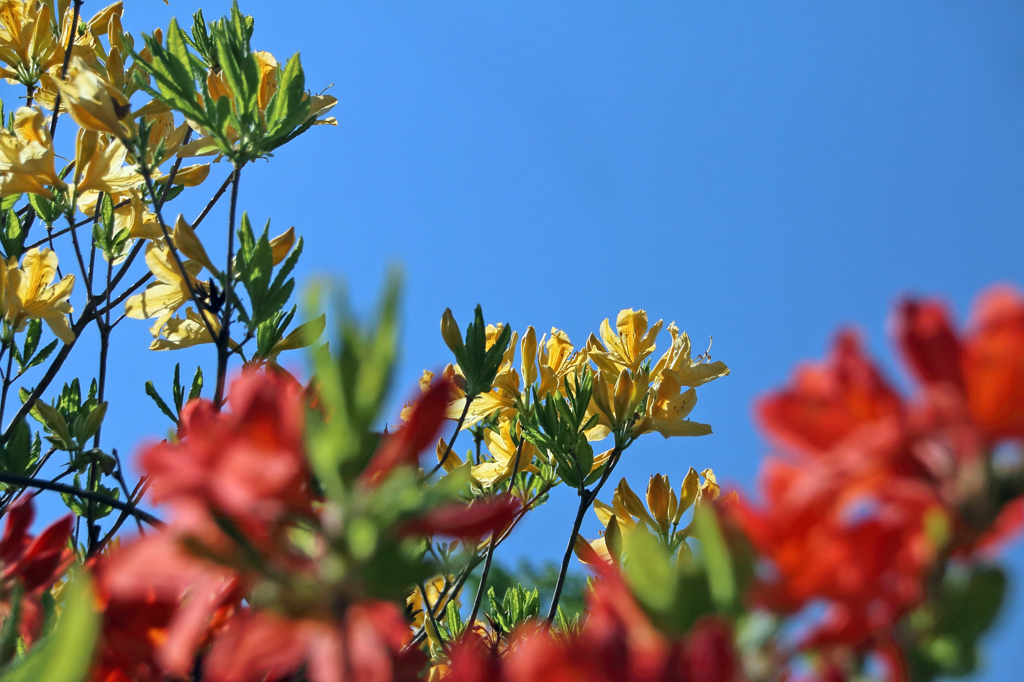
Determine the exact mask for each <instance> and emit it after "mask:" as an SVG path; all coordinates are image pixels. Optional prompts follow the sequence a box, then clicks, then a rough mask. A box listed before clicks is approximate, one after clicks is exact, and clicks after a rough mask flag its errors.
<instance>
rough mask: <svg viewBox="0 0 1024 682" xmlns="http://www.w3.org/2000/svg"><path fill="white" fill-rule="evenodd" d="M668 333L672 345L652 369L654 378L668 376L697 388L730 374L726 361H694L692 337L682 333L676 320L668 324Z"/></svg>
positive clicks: (682, 384)
mask: <svg viewBox="0 0 1024 682" xmlns="http://www.w3.org/2000/svg"><path fill="white" fill-rule="evenodd" d="M668 333H669V334H670V335H671V336H672V345H671V346H669V349H668V350H667V351H665V354H664V355H662V356H661V359H659V360H658V363H657V364H656V365H655V366H654V369H653V370H651V377H652V378H660V377H661V376H666V377H669V378H671V379H672V380H673V381H675V382H676V383H677V384H678V385H680V386H689V387H691V388H696V387H697V386H703V385H704V384H706V383H708V382H709V381H714V380H715V379H718V378H719V377H724V376H727V375H728V374H729V368H728V367H726V366H725V363H724V362H721V361H718V362H701V361H700V360H701V359H700V358H698V359H697V360H696V361H694V359H693V358H692V357H690V337H689V336H687V335H686V332H682V333H680V332H679V329H678V328H677V327H676V323H675V322H673V323H672V324H670V325H669V326H668Z"/></svg>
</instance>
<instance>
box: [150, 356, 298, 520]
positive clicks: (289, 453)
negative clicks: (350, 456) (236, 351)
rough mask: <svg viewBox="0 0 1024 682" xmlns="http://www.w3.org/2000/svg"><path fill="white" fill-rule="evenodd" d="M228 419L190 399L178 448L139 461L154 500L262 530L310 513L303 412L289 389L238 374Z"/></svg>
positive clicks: (259, 375) (282, 382)
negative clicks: (195, 504) (194, 505)
mask: <svg viewBox="0 0 1024 682" xmlns="http://www.w3.org/2000/svg"><path fill="white" fill-rule="evenodd" d="M228 400H229V403H230V406H231V411H230V412H222V413H218V412H217V411H216V410H215V409H214V407H213V405H212V404H211V403H210V402H208V401H205V400H193V401H191V402H189V404H188V405H186V406H185V409H184V410H182V415H181V427H180V438H181V440H180V441H178V442H177V443H168V442H164V443H159V444H157V445H153V446H151V447H149V448H148V449H147V450H146V451H145V452H143V454H142V466H143V467H144V468H145V469H146V470H147V471H148V472H149V475H150V478H151V480H152V483H153V487H152V491H153V499H154V501H156V502H161V501H168V502H170V503H172V504H174V503H176V502H180V501H182V500H191V499H199V500H202V501H203V502H204V503H205V504H206V505H207V506H208V507H209V508H210V509H211V510H215V511H217V512H219V513H222V514H226V515H228V516H230V517H232V518H233V519H234V520H235V521H236V522H241V523H243V524H247V525H255V526H258V527H265V526H267V525H268V524H271V523H273V522H274V521H276V520H278V519H280V518H281V517H282V516H283V515H285V514H286V513H289V512H295V513H301V514H308V513H309V511H310V505H311V502H312V500H311V492H310V472H309V468H308V466H307V464H306V460H305V454H304V453H305V451H304V448H303V441H302V438H303V413H302V410H303V407H302V402H301V400H300V399H299V395H298V393H297V391H296V388H295V384H294V382H291V381H287V380H286V379H284V378H282V377H281V376H279V375H277V374H276V373H269V372H258V371H254V370H248V371H244V372H243V373H242V374H241V376H240V377H239V378H238V379H236V380H235V382H234V383H233V384H232V386H231V389H230V392H229V396H228Z"/></svg>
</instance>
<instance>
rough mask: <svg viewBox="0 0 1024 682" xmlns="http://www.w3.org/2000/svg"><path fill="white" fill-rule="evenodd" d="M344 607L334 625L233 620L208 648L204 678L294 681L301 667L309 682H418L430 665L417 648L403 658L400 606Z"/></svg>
mask: <svg viewBox="0 0 1024 682" xmlns="http://www.w3.org/2000/svg"><path fill="white" fill-rule="evenodd" d="M343 608H344V611H343V613H342V614H339V616H338V617H337V618H335V619H333V620H313V619H294V618H286V617H284V616H279V615H276V614H274V613H272V612H269V611H260V612H257V613H252V612H250V613H247V614H245V615H243V616H241V617H239V618H235V619H233V620H232V621H231V623H230V624H229V625H228V626H227V627H226V628H225V629H224V632H223V633H221V634H220V635H218V637H217V639H216V641H215V642H214V644H213V647H212V648H211V649H210V654H209V656H208V657H207V659H206V661H205V662H204V673H205V675H204V678H203V679H205V680H209V682H250V681H252V680H264V679H270V680H278V679H290V676H291V675H293V674H294V673H295V672H296V671H298V670H299V669H300V668H302V667H303V666H305V671H306V679H308V680H310V682H342V681H345V682H392V681H394V682H403V681H404V680H409V681H410V682H411V680H414V679H417V677H418V673H419V672H420V671H421V670H422V668H423V666H424V664H425V663H426V661H425V660H424V659H423V655H422V654H421V653H420V652H419V650H417V649H414V650H412V651H411V652H410V653H408V654H405V655H404V657H403V654H401V649H402V642H403V639H404V638H405V636H406V634H407V632H408V625H407V624H406V622H405V619H404V617H403V615H402V612H401V610H400V609H399V608H398V606H396V605H395V604H392V603H389V602H375V601H362V602H359V603H356V604H352V605H349V606H347V607H343ZM405 657H412V658H413V659H415V660H408V658H405Z"/></svg>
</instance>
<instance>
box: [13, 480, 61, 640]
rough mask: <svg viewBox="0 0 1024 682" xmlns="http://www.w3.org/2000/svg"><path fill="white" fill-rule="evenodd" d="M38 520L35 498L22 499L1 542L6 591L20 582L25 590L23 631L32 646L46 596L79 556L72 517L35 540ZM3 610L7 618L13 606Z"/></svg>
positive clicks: (55, 524)
mask: <svg viewBox="0 0 1024 682" xmlns="http://www.w3.org/2000/svg"><path fill="white" fill-rule="evenodd" d="M34 518H35V510H34V508H33V506H32V497H31V496H30V495H28V496H25V497H23V498H21V499H20V500H18V501H17V502H15V503H13V504H12V505H11V506H9V507H8V508H7V525H6V526H5V528H4V534H3V538H0V571H2V572H0V581H2V590H3V593H4V594H10V592H11V590H12V589H14V586H15V583H18V582H20V583H21V586H22V588H23V589H24V595H23V597H22V601H21V622H20V624H19V629H20V634H21V636H22V637H23V638H24V639H25V644H26V645H28V646H31V645H32V643H33V642H34V641H35V639H36V637H37V636H38V634H39V629H40V628H41V627H42V624H43V611H42V603H41V601H40V598H41V596H42V593H43V592H46V591H48V590H49V589H50V588H51V587H52V586H53V583H54V582H56V580H57V579H58V578H59V577H60V576H61V575H62V574H63V573H64V571H66V570H67V568H68V566H70V565H71V562H72V561H73V560H74V556H75V555H74V552H72V551H71V548H70V547H69V546H68V539H69V538H70V536H71V525H72V519H73V517H72V516H71V515H70V514H69V515H67V516H65V517H63V518H61V519H58V520H57V521H55V522H54V523H52V524H50V525H49V526H47V528H46V530H44V531H43V532H42V533H40V534H39V535H38V536H37V537H35V538H33V537H32V536H30V535H29V534H28V529H29V527H30V526H31V525H32V521H33V519H34ZM0 608H2V610H3V612H4V614H5V615H6V613H7V612H8V611H9V609H10V604H9V603H6V602H5V603H4V604H2V606H0Z"/></svg>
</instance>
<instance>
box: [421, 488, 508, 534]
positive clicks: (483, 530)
mask: <svg viewBox="0 0 1024 682" xmlns="http://www.w3.org/2000/svg"><path fill="white" fill-rule="evenodd" d="M521 508H522V503H521V502H520V501H519V500H518V499H517V498H515V497H512V496H510V495H503V496H501V497H497V498H495V499H493V500H491V501H489V502H475V503H473V504H470V505H468V506H467V505H462V504H452V505H448V506H444V507H439V508H437V509H434V510H431V511H429V512H427V513H426V514H424V515H423V516H421V517H420V518H418V519H415V520H413V521H411V522H409V523H407V524H406V525H405V527H404V528H403V529H402V531H401V534H402V535H447V536H449V537H456V538H479V537H483V536H484V535H487V534H489V533H500V532H502V531H504V530H505V529H506V528H507V527H508V526H509V525H511V523H512V521H513V519H515V517H516V515H517V514H518V513H519V510H520V509H521Z"/></svg>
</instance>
